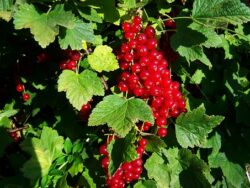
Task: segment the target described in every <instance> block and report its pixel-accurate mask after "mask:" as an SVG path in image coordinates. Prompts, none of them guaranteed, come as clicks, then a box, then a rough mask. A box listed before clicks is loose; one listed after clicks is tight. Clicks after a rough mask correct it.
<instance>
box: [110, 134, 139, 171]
mask: <svg viewBox="0 0 250 188" xmlns="http://www.w3.org/2000/svg"><path fill="white" fill-rule="evenodd" d="M131 134H132V135H131ZM134 137H135V134H133V133H130V134H128V135H127V136H126V137H125V138H120V139H117V140H113V141H112V142H110V143H109V145H108V148H107V150H108V153H109V156H110V163H109V172H110V174H113V173H114V172H115V171H116V170H117V169H118V168H119V166H120V165H121V164H122V163H123V162H130V161H133V160H135V159H136V158H137V157H138V155H137V152H136V147H135V145H134Z"/></svg>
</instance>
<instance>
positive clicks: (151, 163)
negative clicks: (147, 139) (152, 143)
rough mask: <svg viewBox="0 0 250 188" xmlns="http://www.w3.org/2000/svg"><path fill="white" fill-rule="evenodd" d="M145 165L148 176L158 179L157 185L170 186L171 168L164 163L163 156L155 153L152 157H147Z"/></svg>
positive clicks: (163, 187)
mask: <svg viewBox="0 0 250 188" xmlns="http://www.w3.org/2000/svg"><path fill="white" fill-rule="evenodd" d="M144 167H145V169H146V170H147V173H148V177H149V178H150V179H151V178H152V179H154V180H155V181H156V183H157V187H159V188H165V187H169V183H170V174H169V168H168V166H167V165H166V164H164V160H163V159H162V157H161V156H159V155H158V154H157V153H153V154H152V155H151V156H150V158H148V159H147V161H146V163H145V165H144Z"/></svg>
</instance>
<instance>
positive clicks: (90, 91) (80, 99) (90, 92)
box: [58, 70, 104, 110]
mask: <svg viewBox="0 0 250 188" xmlns="http://www.w3.org/2000/svg"><path fill="white" fill-rule="evenodd" d="M58 91H59V92H61V91H65V92H66V97H67V98H68V99H69V102H70V103H71V104H72V105H73V107H75V108H76V109H77V110H80V109H81V107H82V105H84V104H86V103H87V102H88V101H89V100H90V99H91V98H92V97H93V96H94V95H97V96H103V95H104V89H103V85H102V81H101V79H100V78H99V77H98V76H97V74H96V73H94V72H92V71H90V70H85V71H83V72H82V73H80V74H76V73H75V72H73V71H70V70H65V71H63V72H62V73H61V75H60V76H59V80H58Z"/></svg>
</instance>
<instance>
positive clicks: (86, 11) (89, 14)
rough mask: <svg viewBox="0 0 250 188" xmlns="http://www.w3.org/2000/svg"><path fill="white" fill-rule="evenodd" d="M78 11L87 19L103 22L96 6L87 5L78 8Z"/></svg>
mask: <svg viewBox="0 0 250 188" xmlns="http://www.w3.org/2000/svg"><path fill="white" fill-rule="evenodd" d="M78 12H79V14H80V15H81V16H82V17H83V18H85V19H86V20H89V21H93V22H97V23H102V18H101V17H100V16H99V15H98V13H97V11H96V10H95V9H94V8H89V7H86V8H83V9H78Z"/></svg>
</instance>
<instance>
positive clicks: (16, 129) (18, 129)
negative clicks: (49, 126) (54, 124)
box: [7, 125, 29, 133]
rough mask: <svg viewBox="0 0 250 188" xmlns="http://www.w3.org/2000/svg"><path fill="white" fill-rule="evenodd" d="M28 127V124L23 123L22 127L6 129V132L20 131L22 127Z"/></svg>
mask: <svg viewBox="0 0 250 188" xmlns="http://www.w3.org/2000/svg"><path fill="white" fill-rule="evenodd" d="M28 128H29V126H28V125H25V126H23V127H18V128H15V129H9V130H7V132H9V133H14V132H17V131H21V130H23V129H28Z"/></svg>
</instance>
